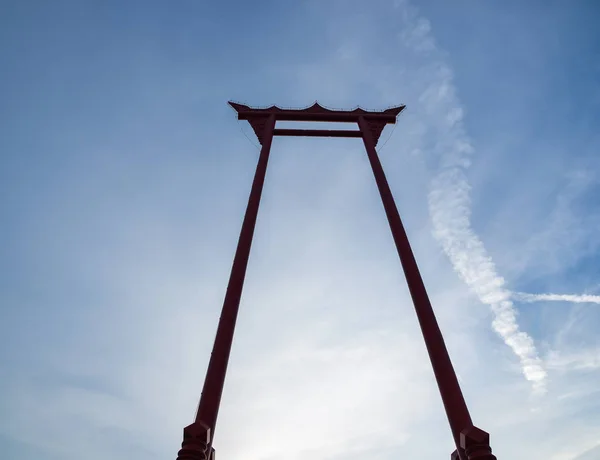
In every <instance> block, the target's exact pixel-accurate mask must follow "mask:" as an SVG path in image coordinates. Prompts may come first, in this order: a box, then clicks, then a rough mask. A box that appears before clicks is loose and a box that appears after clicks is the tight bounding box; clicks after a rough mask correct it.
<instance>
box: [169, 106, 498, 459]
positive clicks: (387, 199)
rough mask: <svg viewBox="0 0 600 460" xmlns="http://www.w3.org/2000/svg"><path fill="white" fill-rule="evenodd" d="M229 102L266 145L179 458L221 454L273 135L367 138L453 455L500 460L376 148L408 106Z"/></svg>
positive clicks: (259, 162)
mask: <svg viewBox="0 0 600 460" xmlns="http://www.w3.org/2000/svg"><path fill="white" fill-rule="evenodd" d="M229 104H230V105H231V106H232V107H233V108H234V109H235V110H236V111H237V113H238V119H239V120H248V122H249V123H250V125H251V126H252V129H253V130H254V132H255V134H256V137H257V138H258V141H259V142H260V144H261V145H262V148H261V151H260V157H259V159H258V165H257V167H256V173H255V175H254V180H253V182H252V189H251V191H250V198H249V199H248V206H247V208H246V214H245V216H244V222H243V224H242V230H241V233H240V238H239V241H238V245H237V249H236V252H235V257H234V259H233V267H232V269H231V275H230V278H229V284H228V286H227V291H226V294H225V300H224V302H223V309H222V312H221V318H220V319H219V325H218V328H217V335H216V338H215V342H214V346H213V350H212V354H211V357H210V361H209V364H208V370H207V372H206V379H205V381H204V388H203V390H202V396H201V398H200V404H199V406H198V412H197V414H196V420H195V421H194V423H192V424H191V425H189V426H187V427H186V428H184V430H183V443H182V448H181V450H180V451H179V454H178V457H177V458H178V460H207V459H208V458H210V459H213V458H214V449H213V448H212V439H213V437H214V430H215V425H216V422H217V415H218V412H219V404H220V401H221V394H222V392H223V384H224V382H225V374H226V371H227V363H228V361H229V354H230V351H231V344H232V340H233V333H234V329H235V323H236V319H237V314H238V309H239V305H240V298H241V295H242V288H243V285H244V278H245V274H246V267H247V265H248V257H249V255H250V247H251V245H252V236H253V234H254V227H255V224H256V216H257V214H258V207H259V204H260V197H261V193H262V189H263V184H264V181H265V173H266V170H267V163H268V160H269V153H270V150H271V142H272V140H273V136H319V137H357V138H362V140H363V142H364V144H365V148H366V151H367V156H368V158H369V162H370V164H371V168H372V169H373V174H374V176H375V182H376V183H377V188H378V189H379V194H380V195H381V200H382V202H383V207H384V209H385V213H386V215H387V219H388V222H389V225H390V229H391V231H392V235H393V238H394V242H395V244H396V249H397V250H398V255H399V256H400V261H401V263H402V268H403V270H404V274H405V276H406V281H407V283H408V287H409V290H410V295H411V297H412V300H413V303H414V307H415V311H416V313H417V318H418V320H419V325H420V327H421V331H422V333H423V338H424V339H425V345H426V347H427V352H428V353H429V358H430V360H431V365H432V367H433V372H434V374H435V379H436V381H437V385H438V388H439V391H440V395H441V397H442V401H443V403H444V408H445V410H446V416H447V417H448V422H449V423H450V429H451V431H452V435H453V437H454V442H455V444H456V450H455V451H454V452H453V453H452V455H451V458H452V460H458V459H460V460H475V459H477V460H495V459H496V457H495V456H494V455H493V454H492V450H491V448H490V444H489V435H488V434H487V433H486V432H484V431H483V430H480V429H479V428H477V427H475V426H473V423H472V422H471V416H470V415H469V410H468V408H467V405H466V403H465V400H464V398H463V395H462V391H461V389H460V386H459V384H458V379H457V377H456V374H455V372H454V368H453V367H452V362H451V361H450V357H449V355H448V351H447V350H446V345H445V343H444V338H443V337H442V333H441V331H440V328H439V326H438V323H437V320H436V318H435V314H434V312H433V308H432V307H431V303H430V302H429V297H428V295H427V291H426V290H425V285H424V284H423V280H422V278H421V274H420V273H419V268H418V266H417V262H416V260H415V257H414V255H413V252H412V249H411V247H410V244H409V242H408V237H407V236H406V232H405V230H404V226H403V225H402V221H401V219H400V214H399V213H398V209H397V208H396V204H395V202H394V197H393V196H392V192H391V190H390V187H389V185H388V182H387V179H386V177H385V174H384V172H383V168H382V166H381V163H380V161H379V157H378V156H377V152H376V150H375V146H376V145H377V141H378V140H379V137H380V135H381V132H382V131H383V128H384V127H385V126H386V125H387V124H394V123H396V118H397V116H398V114H399V113H400V112H401V111H402V110H404V108H405V106H404V105H401V106H398V107H394V108H391V109H387V110H385V111H383V112H369V111H366V110H363V109H360V108H357V109H355V110H352V111H341V110H329V109H325V108H323V107H321V106H320V105H319V104H317V103H315V104H314V105H312V106H311V107H309V108H306V109H302V110H288V109H280V108H279V107H276V106H272V107H269V108H267V109H255V108H250V107H248V106H246V105H242V104H236V103H233V102H230V103H229ZM277 121H317V122H319V121H321V122H355V123H357V124H358V128H359V129H358V130H355V131H347V130H314V129H310V130H302V129H276V128H275V123H276V122H277Z"/></svg>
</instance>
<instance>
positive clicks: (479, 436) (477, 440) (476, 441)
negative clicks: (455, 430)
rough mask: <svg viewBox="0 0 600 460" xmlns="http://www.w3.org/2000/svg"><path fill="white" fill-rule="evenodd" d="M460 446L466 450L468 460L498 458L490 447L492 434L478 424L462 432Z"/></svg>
mask: <svg viewBox="0 0 600 460" xmlns="http://www.w3.org/2000/svg"><path fill="white" fill-rule="evenodd" d="M460 447H461V448H462V449H464V450H465V454H466V456H467V459H468V460H497V459H496V456H495V455H494V454H492V448H491V447H490V435H489V434H488V433H486V432H485V431H483V430H482V429H480V428H477V427H476V426H471V427H469V428H466V429H464V430H463V431H462V432H461V433H460ZM457 454H458V453H457ZM456 458H459V457H458V455H457V457H456Z"/></svg>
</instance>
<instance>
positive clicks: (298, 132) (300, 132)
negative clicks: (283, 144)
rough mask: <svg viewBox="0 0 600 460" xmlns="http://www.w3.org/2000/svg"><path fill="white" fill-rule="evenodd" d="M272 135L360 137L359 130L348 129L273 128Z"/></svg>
mask: <svg viewBox="0 0 600 460" xmlns="http://www.w3.org/2000/svg"><path fill="white" fill-rule="evenodd" d="M273 135H274V136H303V137H362V133H361V132H360V131H355V130H348V129H279V128H277V129H274V130H273Z"/></svg>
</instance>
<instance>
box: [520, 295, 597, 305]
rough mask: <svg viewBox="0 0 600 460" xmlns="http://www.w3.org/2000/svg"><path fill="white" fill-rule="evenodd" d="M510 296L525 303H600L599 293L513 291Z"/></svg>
mask: <svg viewBox="0 0 600 460" xmlns="http://www.w3.org/2000/svg"><path fill="white" fill-rule="evenodd" d="M512 298H513V299H515V300H518V301H521V302H525V303H534V302H571V303H596V304H600V295H593V294H550V293H548V294H528V293H526V292H513V293H512Z"/></svg>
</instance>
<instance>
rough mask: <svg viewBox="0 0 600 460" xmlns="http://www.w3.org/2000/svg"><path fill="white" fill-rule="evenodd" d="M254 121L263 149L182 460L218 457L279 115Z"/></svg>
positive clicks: (183, 448) (179, 458) (203, 459)
mask: <svg viewBox="0 0 600 460" xmlns="http://www.w3.org/2000/svg"><path fill="white" fill-rule="evenodd" d="M253 123H254V125H253V127H254V129H255V130H257V133H259V134H260V135H259V136H258V137H259V141H260V142H261V144H262V148H261V151H260V156H259V159H258V164H257V166H256V173H255V174H254V180H253V182H252V189H251V191H250V197H249V199H248V206H247V207H246V214H245V215H244V221H243V223H242V230H241V232H240V238H239V240H238V245H237V249H236V251H235V257H234V259H233V266H232V267H231V275H230V276H229V283H228V285H227V291H226V292H225V300H224V301H223V308H222V310H221V317H220V319H219V325H218V327H217V335H216V337H215V342H214V344H213V349H212V353H211V355H210V361H209V363H208V369H207V371H206V378H205V380H204V387H203V389H202V396H201V397H200V404H199V406H198V412H197V414H196V420H195V421H194V423H192V424H191V425H189V426H187V427H186V428H184V430H183V443H182V448H181V450H180V451H179V453H178V456H177V459H178V460H207V458H208V457H209V453H210V457H212V456H214V450H212V440H213V438H214V432H215V425H216V423H217V415H218V413H219V405H220V402H221V395H222V393H223V385H224V383H225V374H226V373H227V363H228V362H229V355H230V353H231V344H232V342H233V333H234V331H235V323H236V320H237V315H238V310H239V307H240V299H241V297H242V289H243V287H244V279H245V276H246V268H247V266H248V258H249V257H250V248H251V246H252V237H253V235H254V228H255V225H256V218H257V216H258V208H259V205H260V198H261V194H262V189H263V185H264V182H265V175H266V172H267V164H268V162H269V153H270V151H271V143H272V140H273V131H274V129H275V116H274V115H265V116H262V117H257V118H255V119H254V120H253Z"/></svg>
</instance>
